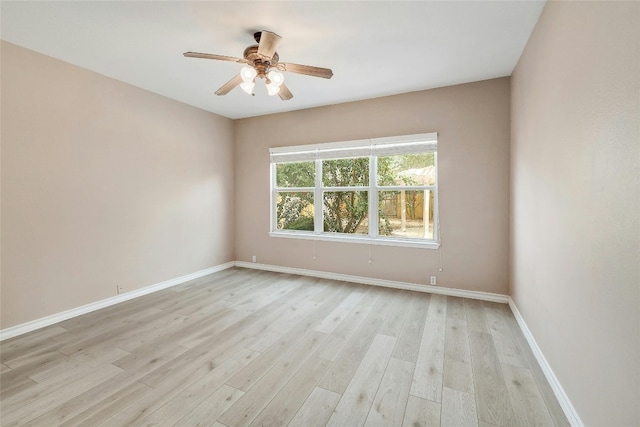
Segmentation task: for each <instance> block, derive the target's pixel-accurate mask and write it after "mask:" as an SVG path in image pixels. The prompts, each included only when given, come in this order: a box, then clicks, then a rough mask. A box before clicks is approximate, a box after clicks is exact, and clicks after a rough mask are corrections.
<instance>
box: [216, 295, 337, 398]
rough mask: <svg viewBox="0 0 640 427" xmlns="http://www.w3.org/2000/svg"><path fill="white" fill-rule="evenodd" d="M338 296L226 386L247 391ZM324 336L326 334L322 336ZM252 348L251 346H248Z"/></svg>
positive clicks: (309, 328)
mask: <svg viewBox="0 0 640 427" xmlns="http://www.w3.org/2000/svg"><path fill="white" fill-rule="evenodd" d="M339 298H340V294H333V295H332V296H331V297H330V298H328V299H327V300H326V301H325V303H324V304H321V305H320V306H318V307H317V308H315V309H314V310H313V311H312V312H311V313H310V314H309V315H308V316H307V317H306V318H304V320H303V321H301V322H300V323H298V324H297V325H295V326H294V327H293V328H292V329H291V330H290V331H289V332H287V333H286V334H285V335H283V336H282V337H281V338H280V339H279V340H278V341H277V342H275V343H274V344H272V345H271V346H270V347H269V348H267V349H266V350H265V351H264V352H263V353H262V354H261V355H260V357H258V358H257V359H256V360H255V361H254V362H253V363H251V364H250V365H249V366H248V367H247V368H246V369H243V370H242V371H241V372H239V373H238V374H237V375H235V376H234V377H233V378H231V379H230V380H229V381H228V384H229V385H231V386H233V387H235V388H238V389H240V390H244V391H246V390H248V389H249V388H251V386H252V385H253V384H255V383H256V382H257V381H258V380H259V379H260V378H262V377H263V376H264V375H265V374H266V373H267V372H268V371H269V370H270V369H271V368H272V367H273V366H274V365H275V364H276V363H277V362H278V361H279V360H280V359H281V358H282V357H284V355H285V354H286V353H287V352H288V351H289V350H291V349H292V348H294V347H295V346H296V345H297V344H298V343H299V341H300V339H301V338H302V337H304V336H305V335H307V334H308V333H309V332H311V330H312V329H313V328H315V326H316V325H317V324H319V322H321V321H322V319H323V318H324V317H325V316H326V314H327V312H328V311H329V310H331V307H332V306H333V305H334V304H335V303H337V301H338V300H339ZM323 335H325V336H326V334H323ZM249 348H253V344H250V345H249Z"/></svg>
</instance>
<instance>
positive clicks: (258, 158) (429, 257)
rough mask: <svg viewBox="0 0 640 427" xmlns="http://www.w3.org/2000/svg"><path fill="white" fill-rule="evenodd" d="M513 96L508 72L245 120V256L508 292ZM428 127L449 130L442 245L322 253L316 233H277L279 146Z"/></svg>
mask: <svg viewBox="0 0 640 427" xmlns="http://www.w3.org/2000/svg"><path fill="white" fill-rule="evenodd" d="M509 102H510V92H509V79H508V78H502V79H495V80H488V81H483V82H478V83H471V84H465V85H459V86H451V87H446V88H440V89H433V90H427V91H422V92H414V93H409V94H404V95H397V96H390V97H385V98H378V99H372V100H367V101H359V102H352V103H347V104H340V105H335V106H328V107H320V108H313V109H309V110H303V111H295V112H290V113H283V114H276V115H269V116H263V117H255V118H249V119H243V120H237V121H236V122H235V130H236V167H235V168H236V175H235V176H236V259H237V260H240V261H251V257H252V255H256V256H257V259H258V262H262V263H266V264H274V265H280V266H287V267H296V268H305V269H312V270H320V271H330V272H334V273H342V274H351V275H358V276H366V277H374V278H380V279H388V280H400V281H406V282H414V283H427V282H428V280H429V276H430V275H437V276H438V285H440V286H446V287H452V288H462V289H469V290H477V291H487V292H498V293H506V292H507V280H508V241H509V238H508V233H509V219H508V215H509V207H508V206H509V108H510V105H509ZM422 132H438V133H439V140H438V144H439V155H438V162H439V167H440V170H439V179H440V184H439V185H440V187H439V189H440V195H439V202H440V217H441V223H440V225H441V232H442V246H441V249H440V250H431V249H415V248H399V247H390V246H371V247H370V246H368V245H364V244H347V243H335V242H322V241H321V242H316V244H315V246H316V249H315V250H316V256H317V259H315V260H314V259H313V255H314V243H313V242H312V241H309V240H293V239H284V238H274V237H269V236H268V231H269V147H277V146H287V145H299V144H311V143H321V142H331V141H342V140H352V139H364V138H373V137H384V136H393V135H405V134H413V133H422ZM369 250H371V254H372V263H371V264H369V262H368V261H369ZM440 266H442V267H443V269H444V271H443V272H438V268H439V267H440Z"/></svg>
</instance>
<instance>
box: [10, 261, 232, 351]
mask: <svg viewBox="0 0 640 427" xmlns="http://www.w3.org/2000/svg"><path fill="white" fill-rule="evenodd" d="M234 265H235V263H234V262H233V261H230V262H227V263H225V264H220V265H216V266H214V267H210V268H206V269H204V270H200V271H196V272H195V273H191V274H187V275H185V276H180V277H176V278H175V279H170V280H165V281H164V282H160V283H156V284H155V285H150V286H145V287H144V288H140V289H136V290H134V291H131V292H125V293H123V294H120V295H116V296H114V297H110V298H107V299H103V300H100V301H96V302H92V303H90V304H87V305H83V306H80V307H76V308H72V309H71V310H67V311H63V312H62V313H56V314H52V315H51V316H46V317H42V318H40V319H36V320H32V321H30V322H27V323H22V324H20V325H16V326H12V327H10V328H6V329H2V330H0V341H2V340H6V339H9V338H13V337H15V336H18V335H22V334H25V333H27V332H31V331H35V330H36V329H40V328H44V327H45V326H50V325H53V324H55V323H58V322H62V321H63V320H67V319H71V318H72V317H76V316H80V315H82V314H86V313H90V312H92V311H95V310H100V309H101V308H105V307H109V306H110V305H114V304H118V303H120V302H123V301H127V300H130V299H133V298H137V297H140V296H142V295H147V294H150V293H152V292H156V291H159V290H162V289H166V288H170V287H172V286H176V285H179V284H181V283H184V282H188V281H189V280H193V279H197V278H198V277H202V276H206V275H207V274H212V273H216V272H218V271H222V270H226V269H227V268H231V267H233V266H234Z"/></svg>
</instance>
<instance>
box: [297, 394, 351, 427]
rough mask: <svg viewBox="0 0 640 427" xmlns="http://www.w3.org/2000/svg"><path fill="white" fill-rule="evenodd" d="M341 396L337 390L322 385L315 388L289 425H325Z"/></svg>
mask: <svg viewBox="0 0 640 427" xmlns="http://www.w3.org/2000/svg"><path fill="white" fill-rule="evenodd" d="M341 397H342V395H341V394H338V393H336V392H333V391H330V390H327V389H324V388H321V387H316V388H314V389H313V391H312V392H311V395H309V397H308V398H307V400H305V402H304V403H303V404H302V406H301V407H300V409H299V410H298V412H297V413H296V415H295V417H294V418H293V419H292V420H291V421H290V422H289V426H291V427H297V426H305V427H324V426H325V424H327V421H329V417H331V414H332V413H333V411H334V409H335V407H336V405H337V404H338V401H340V398H341Z"/></svg>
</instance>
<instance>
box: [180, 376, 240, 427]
mask: <svg viewBox="0 0 640 427" xmlns="http://www.w3.org/2000/svg"><path fill="white" fill-rule="evenodd" d="M243 394H244V391H242V390H238V389H237V388H233V387H231V386H228V385H226V384H223V385H222V387H220V388H219V389H217V390H216V391H214V392H213V393H212V394H210V395H209V396H207V398H206V399H204V400H203V401H202V403H200V404H199V405H198V406H196V407H195V408H193V410H191V411H190V412H189V413H188V414H186V415H185V416H184V417H182V418H181V419H179V420H178V421H176V422H175V424H173V425H174V426H193V427H196V426H214V427H215V426H224V424H222V423H219V422H217V421H216V419H218V417H219V416H220V415H222V414H223V413H224V411H226V410H227V409H229V407H231V405H233V404H234V403H236V402H237V401H238V399H240V398H241V397H242V395H243Z"/></svg>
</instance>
